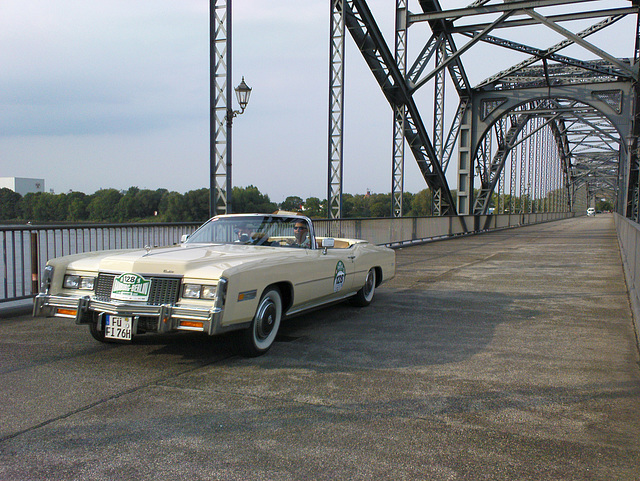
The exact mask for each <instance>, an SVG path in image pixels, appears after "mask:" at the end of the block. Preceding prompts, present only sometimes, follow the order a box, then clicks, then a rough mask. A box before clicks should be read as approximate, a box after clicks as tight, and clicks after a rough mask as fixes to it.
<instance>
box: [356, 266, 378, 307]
mask: <svg viewBox="0 0 640 481" xmlns="http://www.w3.org/2000/svg"><path fill="white" fill-rule="evenodd" d="M375 292H376V270H375V269H374V268H371V269H369V272H367V277H366V279H365V280H364V286H362V289H360V290H359V291H358V292H357V293H356V295H355V296H353V297H352V298H351V303H352V304H354V305H356V306H358V307H365V306H368V305H369V304H371V301H373V295H374V294H375Z"/></svg>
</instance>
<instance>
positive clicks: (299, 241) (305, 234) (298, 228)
mask: <svg viewBox="0 0 640 481" xmlns="http://www.w3.org/2000/svg"><path fill="white" fill-rule="evenodd" d="M293 235H294V236H295V240H294V241H293V244H291V247H304V248H305V249H309V248H310V247H311V237H309V226H308V225H307V223H306V222H305V221H303V220H296V222H295V224H294V226H293Z"/></svg>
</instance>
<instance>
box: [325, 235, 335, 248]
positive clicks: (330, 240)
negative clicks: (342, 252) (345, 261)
mask: <svg viewBox="0 0 640 481" xmlns="http://www.w3.org/2000/svg"><path fill="white" fill-rule="evenodd" d="M335 245H336V240H335V239H333V238H331V237H328V238H326V239H322V247H333V246H335Z"/></svg>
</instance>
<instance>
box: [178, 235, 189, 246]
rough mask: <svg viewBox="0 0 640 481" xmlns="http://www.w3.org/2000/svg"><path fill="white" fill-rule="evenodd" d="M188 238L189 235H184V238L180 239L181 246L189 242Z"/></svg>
mask: <svg viewBox="0 0 640 481" xmlns="http://www.w3.org/2000/svg"><path fill="white" fill-rule="evenodd" d="M188 238H189V234H182V237H180V244H184V243H185V242H187V239H188Z"/></svg>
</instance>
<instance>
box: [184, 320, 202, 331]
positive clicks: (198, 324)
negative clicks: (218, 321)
mask: <svg viewBox="0 0 640 481" xmlns="http://www.w3.org/2000/svg"><path fill="white" fill-rule="evenodd" d="M180 327H195V328H197V329H203V328H204V323H202V322H196V321H180Z"/></svg>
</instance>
